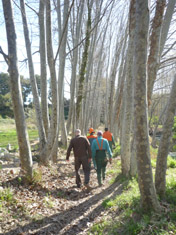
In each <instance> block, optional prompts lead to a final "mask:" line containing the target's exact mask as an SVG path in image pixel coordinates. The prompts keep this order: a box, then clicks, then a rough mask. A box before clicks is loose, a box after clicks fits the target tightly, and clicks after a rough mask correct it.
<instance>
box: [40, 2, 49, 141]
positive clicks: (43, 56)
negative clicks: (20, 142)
mask: <svg viewBox="0 0 176 235" xmlns="http://www.w3.org/2000/svg"><path fill="white" fill-rule="evenodd" d="M45 7H46V5H45V1H43V0H40V7H39V30H40V81H41V82H40V83H41V84H40V85H41V110H42V118H43V124H44V128H45V133H46V137H48V129H49V113H48V94H47V71H46V36H45V24H44V13H45Z"/></svg>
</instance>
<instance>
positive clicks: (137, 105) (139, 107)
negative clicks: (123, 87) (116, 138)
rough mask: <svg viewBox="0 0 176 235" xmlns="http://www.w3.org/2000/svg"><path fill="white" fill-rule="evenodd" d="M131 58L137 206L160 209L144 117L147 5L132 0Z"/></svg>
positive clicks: (145, 114)
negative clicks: (133, 80) (137, 186)
mask: <svg viewBox="0 0 176 235" xmlns="http://www.w3.org/2000/svg"><path fill="white" fill-rule="evenodd" d="M135 13H136V26H135V55H134V65H135V66H134V77H135V85H134V119H135V126H134V134H135V137H136V156H137V165H138V181H139V189H140V194H141V205H142V208H143V209H144V210H146V211H148V210H150V209H153V210H156V211H158V210H159V209H160V206H159V202H158V200H157V197H156V192H155V187H154V183H153V176H152V167H151V160H150V151H149V137H148V116H147V107H148V105H147V87H146V79H147V45H148V30H149V10H148V1H143V0H136V4H135Z"/></svg>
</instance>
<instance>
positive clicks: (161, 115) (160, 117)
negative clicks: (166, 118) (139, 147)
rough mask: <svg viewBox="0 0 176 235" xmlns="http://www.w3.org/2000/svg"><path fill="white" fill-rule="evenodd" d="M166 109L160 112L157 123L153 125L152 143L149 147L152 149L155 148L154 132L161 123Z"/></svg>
mask: <svg viewBox="0 0 176 235" xmlns="http://www.w3.org/2000/svg"><path fill="white" fill-rule="evenodd" d="M166 108H167V106H165V107H164V109H163V110H162V112H161V114H160V116H159V119H158V122H157V124H156V125H155V128H154V131H153V136H152V142H151V145H152V147H153V148H156V132H157V128H158V125H159V123H160V122H161V119H162V117H163V115H164V114H165V111H166Z"/></svg>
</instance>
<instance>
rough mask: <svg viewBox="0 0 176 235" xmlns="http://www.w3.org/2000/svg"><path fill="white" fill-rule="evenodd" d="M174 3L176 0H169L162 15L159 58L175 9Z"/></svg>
mask: <svg viewBox="0 0 176 235" xmlns="http://www.w3.org/2000/svg"><path fill="white" fill-rule="evenodd" d="M175 4H176V0H169V1H168V4H167V9H166V13H165V15H164V20H163V24H162V30H161V39H160V50H159V58H161V56H162V53H163V50H164V45H165V43H166V40H167V36H168V32H169V27H170V23H171V19H172V16H173V13H174V9H175Z"/></svg>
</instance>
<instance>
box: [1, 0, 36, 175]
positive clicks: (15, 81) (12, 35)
mask: <svg viewBox="0 0 176 235" xmlns="http://www.w3.org/2000/svg"><path fill="white" fill-rule="evenodd" d="M2 3H3V11H4V18H5V24H6V32H7V42H8V65H9V67H8V70H9V74H10V89H11V96H12V103H13V111H14V116H15V123H16V130H17V137H18V144H19V152H20V161H21V168H22V170H24V173H25V175H26V177H27V178H30V179H31V178H32V155H31V149H30V144H29V138H28V133H27V128H26V122H25V115H24V108H23V101H22V93H21V87H20V77H19V73H18V58H17V46H16V32H15V25H14V21H13V12H12V5H11V1H10V0H4V1H2Z"/></svg>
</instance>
